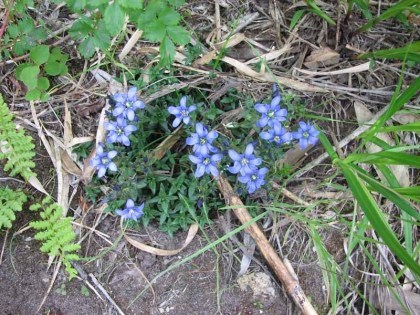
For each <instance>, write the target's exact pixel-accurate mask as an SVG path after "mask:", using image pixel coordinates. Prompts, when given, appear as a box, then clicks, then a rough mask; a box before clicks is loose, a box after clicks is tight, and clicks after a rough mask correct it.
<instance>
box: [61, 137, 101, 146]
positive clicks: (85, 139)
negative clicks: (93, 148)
mask: <svg viewBox="0 0 420 315" xmlns="http://www.w3.org/2000/svg"><path fill="white" fill-rule="evenodd" d="M93 140H95V138H94V137H91V136H89V137H77V138H73V139H72V140H71V141H70V142H69V143H66V146H65V149H70V148H72V147H74V146H75V145H79V144H82V143H86V142H90V141H93Z"/></svg>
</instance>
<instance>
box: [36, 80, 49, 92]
mask: <svg viewBox="0 0 420 315" xmlns="http://www.w3.org/2000/svg"><path fill="white" fill-rule="evenodd" d="M49 87H50V81H48V79H47V78H46V77H39V78H38V89H39V90H40V91H46V90H47V89H48V88H49Z"/></svg>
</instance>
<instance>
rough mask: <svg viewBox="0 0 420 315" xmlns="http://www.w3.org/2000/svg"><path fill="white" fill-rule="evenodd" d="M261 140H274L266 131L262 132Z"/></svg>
mask: <svg viewBox="0 0 420 315" xmlns="http://www.w3.org/2000/svg"><path fill="white" fill-rule="evenodd" d="M260 138H261V139H264V140H268V141H270V140H272V136H271V134H270V133H268V132H266V131H263V132H260Z"/></svg>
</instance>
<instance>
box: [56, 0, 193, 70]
mask: <svg viewBox="0 0 420 315" xmlns="http://www.w3.org/2000/svg"><path fill="white" fill-rule="evenodd" d="M57 2H62V1H57ZM65 2H66V4H67V6H68V7H69V8H70V10H72V11H73V12H75V13H77V14H79V19H78V20H77V21H76V22H75V23H74V25H73V26H72V28H71V29H70V35H71V36H72V37H73V38H74V39H75V40H78V41H79V42H80V45H79V51H80V53H81V55H82V56H83V57H85V58H90V57H92V56H93V54H94V53H95V50H96V49H100V50H101V51H103V52H105V53H107V52H108V49H109V47H110V45H111V38H112V37H113V36H118V35H119V34H120V33H121V32H122V31H123V29H124V26H125V23H126V21H127V19H128V22H130V23H133V24H134V25H136V27H137V28H138V29H139V30H142V31H144V36H145V37H146V39H148V40H149V41H151V42H154V43H160V55H161V59H160V61H161V64H162V65H169V64H171V63H172V61H173V59H174V56H175V45H186V44H187V43H188V42H189V40H190V34H189V32H188V31H187V30H186V29H185V28H184V27H182V26H181V25H179V23H180V21H181V15H180V14H179V13H178V12H177V11H176V9H177V8H178V7H179V6H181V5H182V4H183V3H184V0H176V1H169V0H152V1H145V0H115V1H113V2H112V3H111V4H109V1H107V0H98V1H85V0H67V1H65ZM86 13H89V14H86Z"/></svg>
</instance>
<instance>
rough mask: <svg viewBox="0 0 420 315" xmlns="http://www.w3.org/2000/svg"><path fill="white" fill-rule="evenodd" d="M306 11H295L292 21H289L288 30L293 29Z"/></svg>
mask: <svg viewBox="0 0 420 315" xmlns="http://www.w3.org/2000/svg"><path fill="white" fill-rule="evenodd" d="M305 12H306V10H297V11H296V12H295V14H293V17H292V20H291V21H290V26H289V28H290V30H292V29H294V28H295V26H296V24H297V23H298V22H299V21H300V19H301V18H302V16H303V14H305Z"/></svg>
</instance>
